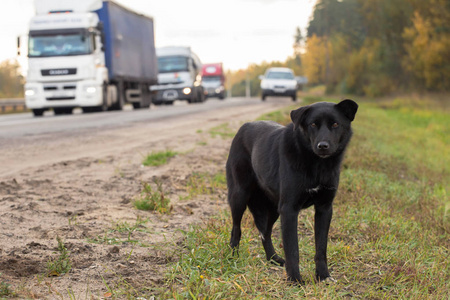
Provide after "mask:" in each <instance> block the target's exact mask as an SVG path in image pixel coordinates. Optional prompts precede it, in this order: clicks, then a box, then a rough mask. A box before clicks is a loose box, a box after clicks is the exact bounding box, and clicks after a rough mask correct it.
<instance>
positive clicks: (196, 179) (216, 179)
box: [186, 172, 227, 199]
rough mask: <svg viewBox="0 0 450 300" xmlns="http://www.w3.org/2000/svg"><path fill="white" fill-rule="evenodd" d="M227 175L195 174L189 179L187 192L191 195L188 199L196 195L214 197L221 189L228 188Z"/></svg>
mask: <svg viewBox="0 0 450 300" xmlns="http://www.w3.org/2000/svg"><path fill="white" fill-rule="evenodd" d="M226 184H227V182H226V178H225V173H224V172H220V173H217V174H209V173H201V172H194V173H192V174H191V175H190V176H189V178H188V179H187V184H186V190H187V192H188V193H189V196H188V198H189V199H192V198H193V197H195V196H196V195H201V194H203V195H212V194H214V193H216V192H217V191H218V190H219V189H222V190H223V189H225V188H226Z"/></svg>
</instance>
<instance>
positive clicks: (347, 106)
mask: <svg viewBox="0 0 450 300" xmlns="http://www.w3.org/2000/svg"><path fill="white" fill-rule="evenodd" d="M357 110H358V104H356V103H355V102H354V101H353V100H349V99H346V100H343V101H341V102H339V103H338V104H334V103H329V102H319V103H314V104H312V105H308V106H303V107H300V108H299V109H296V110H293V111H291V119H292V122H293V123H294V131H295V132H296V133H298V134H299V135H300V137H301V139H302V141H303V142H304V144H306V145H307V146H308V148H309V147H310V149H311V150H312V151H313V152H314V153H315V154H316V155H317V156H319V157H321V158H327V157H329V156H332V155H334V154H336V153H341V152H342V151H343V150H344V149H345V146H346V145H347V143H348V142H349V141H350V137H351V135H352V130H351V122H352V121H353V120H354V119H355V114H356V112H357Z"/></svg>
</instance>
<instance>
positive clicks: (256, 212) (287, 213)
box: [226, 100, 358, 283]
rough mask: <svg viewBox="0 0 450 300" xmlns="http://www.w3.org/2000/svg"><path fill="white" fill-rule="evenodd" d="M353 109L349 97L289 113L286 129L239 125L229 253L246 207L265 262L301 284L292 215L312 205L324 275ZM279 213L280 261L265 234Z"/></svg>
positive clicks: (231, 170) (233, 152) (230, 164)
mask: <svg viewBox="0 0 450 300" xmlns="http://www.w3.org/2000/svg"><path fill="white" fill-rule="evenodd" d="M357 109H358V105H357V104H356V103H355V102H354V101H352V100H343V101H341V102H340V103H338V104H334V103H328V102H320V103H315V104H312V105H309V106H304V107H300V108H299V109H296V110H293V111H292V112H291V119H292V123H291V124H289V125H287V126H282V125H280V124H277V123H275V122H271V121H256V122H250V123H246V124H244V125H243V126H242V127H241V128H240V129H239V131H238V133H237V134H236V136H235V138H234V140H233V142H232V144H231V148H230V154H229V157H228V161H227V165H226V172H227V184H228V202H229V204H230V208H231V214H232V218H233V228H232V231H231V240H230V246H231V247H232V248H233V250H237V248H238V246H239V241H240V239H241V225H240V224H241V219H242V215H243V214H244V211H245V209H246V208H247V207H248V208H249V209H250V211H251V213H252V214H253V218H254V220H255V225H256V227H257V228H258V230H259V231H260V233H261V239H262V244H263V246H264V250H265V252H266V257H267V259H268V260H273V261H275V262H276V263H278V264H280V265H284V264H285V265H286V272H287V276H288V279H289V280H291V281H294V282H298V283H303V280H302V277H301V276H300V272H299V266H298V263H299V255H298V235H297V223H298V214H299V212H300V210H301V209H305V208H307V207H310V206H312V205H314V208H315V217H314V220H315V225H314V232H315V243H316V255H315V258H314V260H315V263H316V278H317V280H319V281H322V280H325V279H327V278H329V277H331V276H330V273H329V271H328V266H327V255H326V251H327V239H328V230H329V228H330V222H331V216H332V211H333V208H332V203H333V199H334V196H335V195H336V191H337V188H338V185H339V173H340V165H341V162H342V159H343V155H344V151H345V148H346V146H347V144H348V142H349V141H350V138H351V136H352V130H351V122H352V121H353V119H354V117H355V114H356V111H357ZM279 215H281V231H282V239H283V248H284V253H285V256H286V261H285V260H284V259H283V258H281V257H280V256H278V255H277V254H276V253H275V250H274V247H273V244H272V238H271V236H272V227H273V224H274V223H275V221H276V220H277V219H278V217H279Z"/></svg>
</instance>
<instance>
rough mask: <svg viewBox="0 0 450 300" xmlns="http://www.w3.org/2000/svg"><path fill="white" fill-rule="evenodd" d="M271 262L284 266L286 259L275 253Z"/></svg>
mask: <svg viewBox="0 0 450 300" xmlns="http://www.w3.org/2000/svg"><path fill="white" fill-rule="evenodd" d="M270 262H271V263H272V264H274V265H278V266H280V267H282V266H284V263H285V262H284V259H282V258H281V257H279V256H278V255H276V254H275V255H274V256H272V258H271V259H270Z"/></svg>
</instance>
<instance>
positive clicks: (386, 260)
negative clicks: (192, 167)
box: [160, 97, 450, 299]
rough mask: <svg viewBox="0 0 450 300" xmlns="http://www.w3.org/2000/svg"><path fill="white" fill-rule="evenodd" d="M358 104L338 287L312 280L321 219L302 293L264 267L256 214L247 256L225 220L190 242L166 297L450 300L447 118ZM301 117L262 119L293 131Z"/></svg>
mask: <svg viewBox="0 0 450 300" xmlns="http://www.w3.org/2000/svg"><path fill="white" fill-rule="evenodd" d="M308 101H309V102H312V101H324V99H323V98H320V97H314V98H309V99H308ZM325 101H329V99H326V100H325ZM333 101H335V102H337V99H333ZM358 102H359V103H360V108H359V111H358V114H357V116H356V120H355V121H354V124H353V128H354V137H353V139H352V142H351V145H350V147H349V149H348V151H347V154H346V158H345V160H344V164H343V167H342V172H341V183H340V187H339V191H338V194H337V197H336V199H335V205H334V211H335V212H334V216H333V221H332V224H331V229H330V235H329V240H330V242H329V246H328V261H329V266H330V270H331V274H332V276H333V277H334V278H336V279H337V280H338V282H337V283H336V284H332V285H324V284H318V283H316V282H315V281H314V279H313V278H314V259H313V258H314V239H313V232H314V230H313V224H314V212H313V209H308V210H305V211H302V212H301V213H300V216H299V226H298V230H299V235H300V239H299V249H300V271H301V274H302V275H303V277H304V279H305V281H306V284H305V286H301V287H298V286H292V285H289V284H287V282H286V281H285V277H286V275H285V271H284V269H283V268H280V267H276V266H274V265H271V264H270V263H268V262H266V260H265V255H264V251H263V248H262V245H261V242H260V239H259V237H258V232H257V230H256V229H255V226H254V224H253V220H252V218H251V216H250V215H249V214H248V213H246V215H245V216H244V220H243V222H242V229H243V234H242V240H241V246H240V255H239V257H235V256H232V255H231V251H230V249H229V247H228V242H229V238H230V230H231V217H230V215H229V212H228V211H227V210H225V211H222V212H218V214H217V215H216V216H215V217H213V218H211V219H209V220H206V221H205V222H204V223H203V224H201V225H196V226H193V227H192V229H191V230H189V231H187V232H185V236H186V238H185V240H184V243H183V244H182V245H181V246H182V247H181V248H180V253H181V257H180V260H179V261H178V262H176V263H174V264H173V265H172V266H171V268H170V269H169V271H168V274H167V284H168V286H169V288H168V289H167V290H165V291H161V292H160V297H161V298H163V299H296V298H307V299H342V298H351V297H355V298H360V299H449V296H448V291H449V290H450V262H449V260H448V257H449V255H450V253H449V248H450V238H449V237H450V212H449V209H450V201H449V199H448V196H447V195H448V182H449V179H450V178H449V172H448V166H450V161H449V160H450V153H449V149H450V147H449V144H450V141H449V136H448V132H450V116H449V112H448V111H445V110H442V109H440V108H439V109H433V107H434V106H427V105H426V104H425V105H424V104H423V103H420V102H419V103H417V101H405V100H402V99H400V100H398V99H394V100H393V101H381V102H377V101H361V102H360V101H358ZM293 108H294V107H289V108H286V109H285V110H282V111H280V112H275V113H272V114H270V115H265V116H263V117H262V118H264V119H267V118H269V117H270V118H275V119H276V120H277V121H279V122H284V123H286V122H289V111H290V110H291V109H293ZM208 185H210V183H208V182H206V183H205V186H206V187H207V188H206V189H203V188H202V189H201V191H202V193H204V192H205V191H207V190H208ZM216 189H225V186H223V185H221V186H220V187H216ZM280 244H281V239H280V224H279V221H278V222H277V223H276V224H275V228H274V245H275V248H276V251H277V252H278V253H281V254H283V251H282V249H281V246H280Z"/></svg>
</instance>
